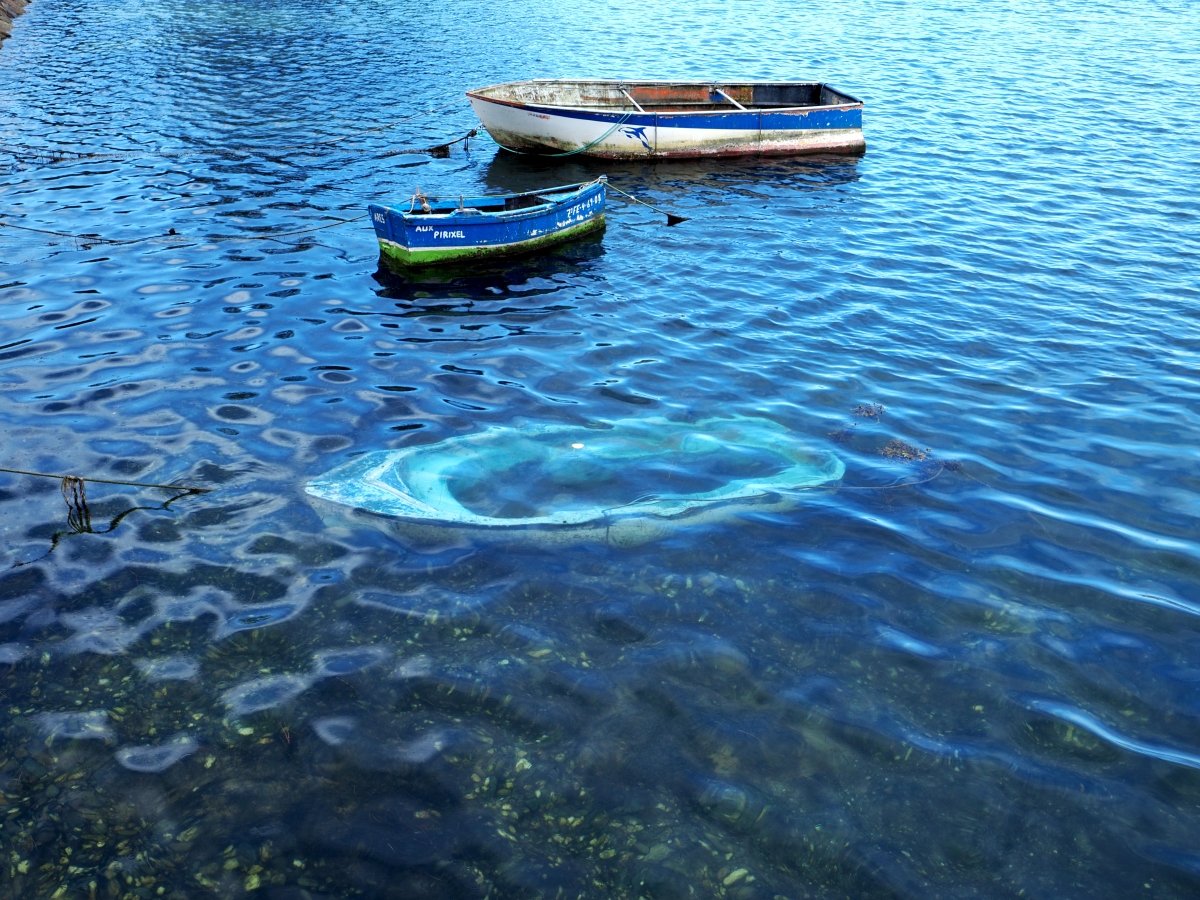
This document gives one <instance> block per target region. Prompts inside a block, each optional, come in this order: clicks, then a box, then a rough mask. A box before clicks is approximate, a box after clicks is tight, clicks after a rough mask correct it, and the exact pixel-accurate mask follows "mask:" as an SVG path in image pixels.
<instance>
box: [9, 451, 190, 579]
mask: <svg viewBox="0 0 1200 900" xmlns="http://www.w3.org/2000/svg"><path fill="white" fill-rule="evenodd" d="M0 472H7V473H9V474H11V475H30V476H32V477H34V478H53V479H55V480H57V481H58V482H59V490H60V491H62V496H63V500H64V501H65V502H66V504H67V529H68V530H67V531H56V532H55V533H54V534H53V535H51V538H50V547H49V549H48V550H46V552H45V553H43V554H42V555H41V556H39V557H37V558H36V559H28V560H25V561H23V562H16V563H13V564H12V566H10V568H12V569H19V568H21V567H22V566H28V565H32V564H33V563H36V562H39V561H40V560H43V559H45V558H46V557H47V556H49V555H50V554H51V553H53V552H54V550H55V548H57V547H58V544H59V541H60V540H62V538H63V537H69V536H71V535H75V534H108V533H109V532H111V531H115V530H116V528H117V526H118V525H120V524H121V522H122V521H124V519H125V517H126V516H128V515H130V514H131V513H134V512H136V511H137V510H140V509H142V510H154V509H169V508H170V506H171V504H172V503H174V502H175V501H176V500H182V499H183V498H184V497H191V496H194V495H196V494H207V493H210V492H211V491H212V490H213V489H212V488H202V487H195V486H193V485H187V484H151V483H150V482H145V481H120V480H117V479H115V478H86V477H83V476H80V475H52V474H50V473H49V472H31V471H28V470H26V469H9V468H4V467H0ZM87 482H91V483H92V484H119V485H126V486H129V487H140V488H152V489H156V490H163V491H175V492H176V495H175V496H174V497H172V498H171V499H170V500H168V501H166V502H165V503H164V504H163V505H162V506H133V507H130V508H129V509H127V510H125V511H124V512H121V513H118V514H117V515H116V516H115V517H114V518H113V520H112V521H111V522H110V523H109V525H108V528H106V529H104V530H103V531H96V529H95V528H93V527H92V512H91V510H90V509H89V508H88V501H87V490H86V488H85V486H84V485H85V484H86V483H87Z"/></svg>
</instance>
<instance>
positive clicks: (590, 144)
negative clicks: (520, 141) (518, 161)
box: [488, 110, 633, 156]
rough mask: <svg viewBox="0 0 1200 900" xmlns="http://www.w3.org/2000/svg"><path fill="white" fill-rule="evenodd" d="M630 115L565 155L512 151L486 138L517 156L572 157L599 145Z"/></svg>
mask: <svg viewBox="0 0 1200 900" xmlns="http://www.w3.org/2000/svg"><path fill="white" fill-rule="evenodd" d="M632 115H633V111H632V110H631V111H629V112H627V113H625V115H623V116H621V118H619V119H618V120H617V122H616V124H615V125H613V127H612V128H610V129H608V131H606V132H604V134H602V135H600V137H598V138H596V139H595V140H594V141H589V142H588V143H586V144H584V145H583V146H582V147H579V148H577V149H575V150H568V151H566V152H565V153H526V152H525V151H524V150H514V149H513V148H512V147H506V146H504V145H503V144H502V143H500V142H499V141H497V140H496V138H495V137H493V135H492V133H491V132H488V137H490V138H491V139H492V141H493V142H494V143H495V144H496V146H497V147H499V148H500V149H501V150H507V151H508V152H509V153H515V154H517V155H518V156H574V155H575V154H576V153H583V152H584V151H585V150H591V149H592V148H593V147H595V146H596V145H597V144H598V143H600V142H601V141H602V140H604V139H605V138H606V137H608V136H609V135H610V134H612V133H613V132H614V131H616V130H617V129H618V128H620V127H621V126H622V125H624V124H625V123H626V122H628V121H629V117H630V116H632Z"/></svg>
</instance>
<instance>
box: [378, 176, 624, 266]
mask: <svg viewBox="0 0 1200 900" xmlns="http://www.w3.org/2000/svg"><path fill="white" fill-rule="evenodd" d="M606 183H607V178H606V177H605V176H603V175H601V176H600V177H599V178H597V179H596V180H595V181H588V182H584V183H581V184H567V185H562V186H561V187H552V188H544V189H542V190H539V191H526V192H524V193H520V194H497V195H494V196H490V197H427V196H425V195H424V194H422V193H421V192H420V190H418V191H417V192H416V193H415V194H414V195H413V197H412V199H411V200H410V202H409V207H408V209H397V208H394V207H391V206H375V205H372V206H370V207H369V209H370V213H371V224H372V225H374V226H375V236H376V237H377V238H378V239H379V249H380V252H381V253H382V254H383V256H384V257H385V258H386V259H389V260H392V261H394V262H397V263H399V264H401V265H403V266H428V265H438V264H443V263H453V262H462V261H464V260H472V259H480V258H484V257H492V256H509V255H516V254H520V253H529V252H532V251H535V250H541V249H544V248H546V247H549V246H552V245H554V244H559V243H562V242H563V241H569V240H572V239H573V238H577V237H581V236H582V235H585V234H588V233H589V232H592V231H596V230H598V229H601V228H603V227H604V199H605V190H604V188H605V184H606Z"/></svg>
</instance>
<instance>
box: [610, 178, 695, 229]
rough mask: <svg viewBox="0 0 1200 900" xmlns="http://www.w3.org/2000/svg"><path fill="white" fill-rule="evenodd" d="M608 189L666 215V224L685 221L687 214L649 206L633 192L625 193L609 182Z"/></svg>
mask: <svg viewBox="0 0 1200 900" xmlns="http://www.w3.org/2000/svg"><path fill="white" fill-rule="evenodd" d="M608 189H609V190H610V191H616V192H617V193H618V194H620V195H621V196H622V197H628V198H629V199H630V200H632V201H633V202H634V203H640V204H642V206H645V207H647V208H648V209H652V210H654V211H655V212H656V213H658V214H659V215H660V216H666V217H667V224H668V225H678V224H679V223H680V222H686V221H687V220H688V219H687V216H680V215H676V214H675V213H669V212H667V211H666V210H665V209H659V208H658V207H657V206H651V205H650V204H649V203H647V202H646V201H645V200H639V199H638V198H637V197H635V196H633V194H627V193H625V192H624V191H623V190H621V189H620V188H619V187H613V186H612V185H611V184H610V185H608Z"/></svg>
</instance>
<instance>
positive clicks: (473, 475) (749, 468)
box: [306, 417, 845, 544]
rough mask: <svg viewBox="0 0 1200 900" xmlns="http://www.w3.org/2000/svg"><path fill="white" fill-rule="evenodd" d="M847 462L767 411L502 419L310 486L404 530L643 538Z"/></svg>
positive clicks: (783, 500)
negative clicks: (528, 421)
mask: <svg viewBox="0 0 1200 900" xmlns="http://www.w3.org/2000/svg"><path fill="white" fill-rule="evenodd" d="M844 471H845V467H844V466H843V464H842V462H841V460H839V459H838V458H837V457H835V456H833V455H832V454H829V453H814V452H812V451H809V450H808V449H807V448H805V447H804V446H803V445H802V444H801V442H799V441H798V440H797V439H796V438H795V437H794V436H793V435H791V434H789V433H788V431H787V430H786V429H785V428H783V426H781V425H779V424H777V423H775V422H772V421H770V420H768V419H762V418H756V417H737V418H729V419H705V420H703V421H700V422H695V423H683V422H672V421H670V420H668V419H664V418H647V419H621V420H618V421H615V422H611V423H601V424H599V425H597V426H596V427H586V426H577V425H532V426H526V427H512V426H502V427H501V426H498V427H494V428H489V429H487V430H485V431H482V432H479V433H476V434H471V435H465V436H462V437H453V438H449V439H447V440H445V441H441V442H440V443H437V444H431V445H423V446H417V447H406V448H404V449H401V450H391V451H379V452H375V453H368V454H365V455H363V456H361V457H359V458H357V459H355V460H353V461H352V462H349V463H346V464H344V465H342V466H339V467H338V468H336V469H334V470H332V471H330V472H328V473H326V474H325V475H324V476H322V477H320V478H317V479H315V480H313V481H311V482H309V483H308V485H307V486H306V490H307V492H308V493H309V494H310V495H311V496H313V497H316V498H319V499H321V500H327V501H332V502H334V503H337V504H340V505H342V506H349V507H355V508H357V509H362V510H366V511H368V512H372V513H377V514H379V515H384V516H389V517H393V518H394V519H395V520H396V525H397V527H399V528H402V529H407V530H410V531H411V530H413V526H417V527H422V526H423V527H424V528H426V529H427V530H428V529H431V528H434V529H437V528H440V529H445V528H448V527H459V528H461V527H467V528H474V529H479V530H481V531H482V530H483V529H486V530H489V531H491V532H493V533H495V532H497V531H499V532H500V533H501V534H502V535H504V536H525V537H531V538H534V539H540V540H543V541H549V542H572V541H580V540H601V541H608V542H610V543H618V544H636V543H642V542H644V541H647V540H653V539H654V538H657V537H661V536H664V535H665V534H667V533H668V532H669V531H670V529H671V527H672V526H673V525H675V524H679V523H681V522H687V523H689V524H697V523H703V522H712V521H718V520H720V519H722V518H725V517H726V516H728V515H729V514H730V513H731V512H734V511H736V510H737V509H738V508H741V507H744V506H747V505H749V504H755V505H756V506H758V507H759V508H764V507H765V508H768V509H770V508H785V507H787V506H791V505H792V504H793V503H794V502H795V500H794V498H793V497H791V496H788V493H787V492H791V491H796V490H799V489H803V488H809V487H815V486H817V485H820V484H824V483H826V482H829V481H833V480H836V479H838V478H841V476H842V473H843V472H844Z"/></svg>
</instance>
